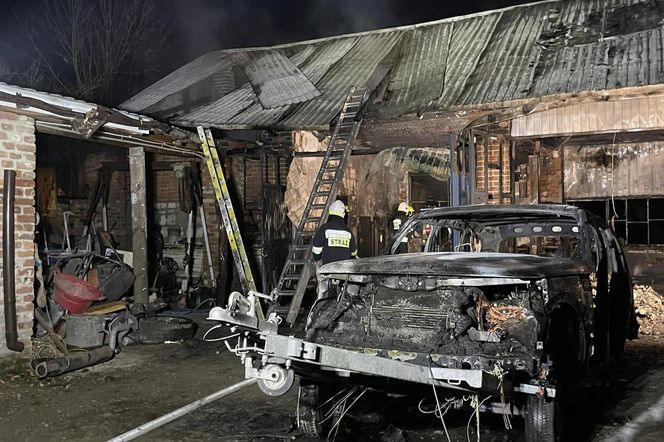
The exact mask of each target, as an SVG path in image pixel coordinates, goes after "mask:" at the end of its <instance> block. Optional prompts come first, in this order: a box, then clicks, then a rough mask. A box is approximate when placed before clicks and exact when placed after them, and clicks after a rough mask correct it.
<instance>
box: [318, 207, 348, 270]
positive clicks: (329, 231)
mask: <svg viewBox="0 0 664 442" xmlns="http://www.w3.org/2000/svg"><path fill="white" fill-rule="evenodd" d="M311 250H312V252H313V253H314V259H316V261H318V260H320V259H322V260H323V264H327V263H328V262H335V261H342V260H344V259H351V258H352V257H354V256H356V255H357V244H356V243H355V238H354V237H353V234H352V233H351V231H350V229H349V228H348V226H347V225H346V223H345V222H344V219H343V218H341V217H340V216H336V215H330V216H329V218H328V221H327V222H326V223H325V224H323V225H322V226H320V227H319V228H318V231H316V234H315V235H314V239H313V242H312V247H311Z"/></svg>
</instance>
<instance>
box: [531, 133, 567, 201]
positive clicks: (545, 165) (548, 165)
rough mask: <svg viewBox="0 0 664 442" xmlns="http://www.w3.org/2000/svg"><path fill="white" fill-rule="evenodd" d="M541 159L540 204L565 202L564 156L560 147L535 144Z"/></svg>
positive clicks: (536, 151)
mask: <svg viewBox="0 0 664 442" xmlns="http://www.w3.org/2000/svg"><path fill="white" fill-rule="evenodd" d="M535 153H536V154H537V155H538V157H539V197H540V203H562V202H563V186H562V182H563V155H562V152H561V148H560V147H546V146H543V145H541V144H540V143H539V142H537V143H536V144H535Z"/></svg>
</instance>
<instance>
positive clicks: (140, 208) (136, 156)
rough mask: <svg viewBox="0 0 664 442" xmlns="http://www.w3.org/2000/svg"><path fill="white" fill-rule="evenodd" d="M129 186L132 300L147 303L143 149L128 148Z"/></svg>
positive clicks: (146, 217)
mask: <svg viewBox="0 0 664 442" xmlns="http://www.w3.org/2000/svg"><path fill="white" fill-rule="evenodd" d="M129 180H130V187H131V248H132V252H133V253H134V275H135V276H136V280H135V281H134V302H136V303H139V304H143V305H144V306H146V307H147V305H148V226H147V223H148V214H147V209H146V201H145V200H146V191H145V150H144V149H143V148H142V147H133V148H131V149H129Z"/></svg>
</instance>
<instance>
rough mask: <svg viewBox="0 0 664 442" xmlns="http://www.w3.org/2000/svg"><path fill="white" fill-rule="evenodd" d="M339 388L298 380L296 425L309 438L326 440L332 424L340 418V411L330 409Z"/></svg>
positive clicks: (327, 384) (332, 385) (328, 384)
mask: <svg viewBox="0 0 664 442" xmlns="http://www.w3.org/2000/svg"><path fill="white" fill-rule="evenodd" d="M340 391H341V388H339V387H337V386H335V385H334V384H330V383H325V382H323V383H316V382H311V381H307V380H304V379H302V378H300V391H299V395H298V418H297V421H298V425H299V427H300V430H302V433H304V434H305V435H306V436H309V437H317V438H322V439H327V438H328V433H330V430H331V429H332V428H333V426H334V424H335V423H336V422H337V421H338V420H339V419H341V418H342V416H341V414H342V410H341V409H339V408H335V409H332V406H333V405H334V404H333V402H334V401H333V400H331V399H334V397H335V396H337V395H338V393H339V392H340Z"/></svg>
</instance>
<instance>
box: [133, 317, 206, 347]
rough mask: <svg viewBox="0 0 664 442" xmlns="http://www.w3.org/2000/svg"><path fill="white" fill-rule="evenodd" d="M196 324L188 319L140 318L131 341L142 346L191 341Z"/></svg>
mask: <svg viewBox="0 0 664 442" xmlns="http://www.w3.org/2000/svg"><path fill="white" fill-rule="evenodd" d="M194 331H195V324H194V323H193V322H192V321H190V320H189V319H186V318H178V317H172V316H154V317H149V318H140V319H139V320H138V330H135V331H134V332H132V333H131V335H130V339H132V340H133V341H135V342H138V343H140V344H161V343H163V342H165V341H179V340H185V339H191V338H192V337H193V336H194Z"/></svg>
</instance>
